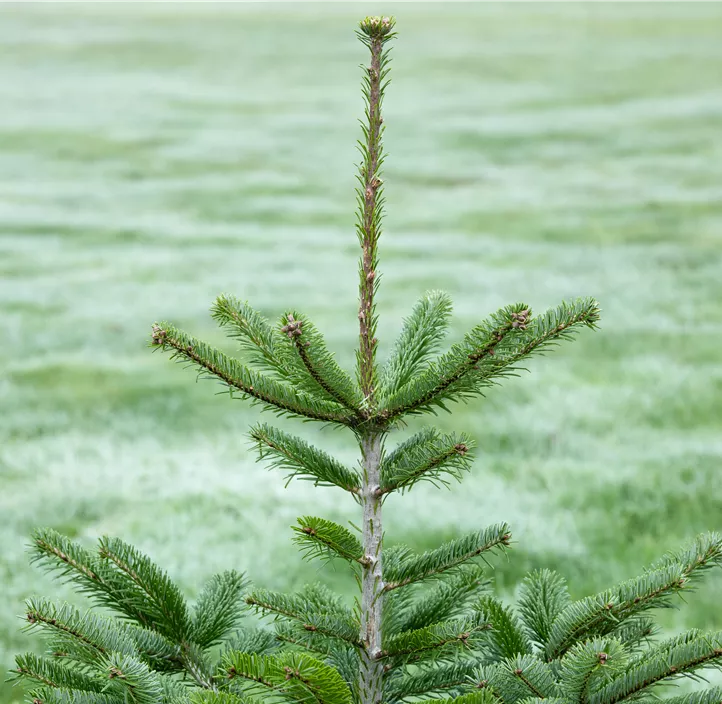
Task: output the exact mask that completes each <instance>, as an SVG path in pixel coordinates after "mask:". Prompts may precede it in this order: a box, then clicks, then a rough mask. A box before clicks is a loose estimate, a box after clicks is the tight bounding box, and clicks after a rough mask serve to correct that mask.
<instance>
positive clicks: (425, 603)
mask: <svg viewBox="0 0 722 704" xmlns="http://www.w3.org/2000/svg"><path fill="white" fill-rule="evenodd" d="M455 572H456V573H455V574H453V575H450V576H448V577H447V579H445V580H443V581H442V580H437V581H436V582H435V583H434V584H432V586H431V587H430V588H413V587H411V588H409V589H397V590H395V591H393V592H390V593H388V594H387V595H386V599H385V601H384V629H385V632H386V633H388V634H394V633H401V632H403V631H413V630H416V629H418V628H424V627H425V626H430V625H432V624H434V623H439V622H441V621H447V620H449V619H452V618H455V617H457V616H462V615H464V614H467V613H468V611H469V603H470V601H471V600H472V598H474V597H479V596H481V594H482V593H483V592H485V591H487V590H488V589H489V585H490V582H489V581H488V580H485V579H484V576H483V568H482V567H481V565H477V564H474V563H467V564H466V565H463V566H462V567H458V568H457V569H456V570H455ZM421 586H422V585H418V587H421Z"/></svg>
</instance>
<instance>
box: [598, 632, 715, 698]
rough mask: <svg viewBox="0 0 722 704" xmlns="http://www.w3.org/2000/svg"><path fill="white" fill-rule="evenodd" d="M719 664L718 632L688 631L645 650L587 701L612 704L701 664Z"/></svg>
mask: <svg viewBox="0 0 722 704" xmlns="http://www.w3.org/2000/svg"><path fill="white" fill-rule="evenodd" d="M708 666H716V667H722V632H719V633H710V634H701V633H698V632H695V631H693V632H691V633H689V634H682V635H681V636H677V637H675V638H671V639H670V640H669V641H667V642H665V643H661V644H660V645H658V646H657V647H655V648H652V649H651V650H649V651H647V652H645V653H644V654H643V655H642V656H640V657H639V658H638V659H637V660H635V661H634V662H632V663H631V664H630V665H629V666H628V667H627V669H626V671H625V672H624V673H623V674H622V675H621V676H619V677H616V678H615V679H613V680H612V681H611V682H610V683H609V684H607V685H605V686H604V687H602V688H601V689H598V690H596V691H595V692H593V693H592V694H591V696H590V697H589V700H588V701H589V704H616V703H617V702H620V701H622V700H624V699H627V698H628V697H632V696H638V695H639V694H640V693H641V692H646V691H647V690H649V688H650V687H653V686H654V685H656V684H657V683H659V682H662V681H663V680H668V679H671V678H674V677H679V676H681V675H690V674H691V673H693V672H695V671H696V670H698V669H700V668H702V667H708Z"/></svg>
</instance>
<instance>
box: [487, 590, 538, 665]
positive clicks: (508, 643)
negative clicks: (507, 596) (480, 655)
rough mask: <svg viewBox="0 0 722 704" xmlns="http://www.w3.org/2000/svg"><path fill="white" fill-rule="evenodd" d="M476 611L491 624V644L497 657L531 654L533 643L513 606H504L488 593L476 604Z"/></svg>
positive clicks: (491, 648)
mask: <svg viewBox="0 0 722 704" xmlns="http://www.w3.org/2000/svg"><path fill="white" fill-rule="evenodd" d="M474 611H475V612H476V613H477V614H478V615H479V618H480V619H481V620H483V621H486V622H487V623H489V624H490V626H491V632H490V633H489V646H490V650H491V651H492V653H493V655H494V657H495V658H497V659H503V658H513V657H516V656H517V655H529V654H531V652H532V647H531V643H530V642H529V639H528V638H527V636H526V633H524V629H523V628H522V626H521V623H520V622H519V619H518V618H517V616H516V614H515V613H514V612H513V611H512V609H511V608H509V607H508V606H504V604H502V603H501V601H499V600H498V599H496V598H495V597H493V596H490V595H486V596H483V597H481V598H480V599H479V600H478V601H477V602H476V603H475V604H474Z"/></svg>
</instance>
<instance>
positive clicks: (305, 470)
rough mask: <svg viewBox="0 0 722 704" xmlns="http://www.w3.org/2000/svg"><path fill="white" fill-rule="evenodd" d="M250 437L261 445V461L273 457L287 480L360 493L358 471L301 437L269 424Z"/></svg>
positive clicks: (273, 461) (258, 427) (256, 429)
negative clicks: (294, 479)
mask: <svg viewBox="0 0 722 704" xmlns="http://www.w3.org/2000/svg"><path fill="white" fill-rule="evenodd" d="M250 435H251V437H252V438H253V440H255V441H256V442H257V443H258V451H259V456H260V457H259V459H265V458H266V457H270V458H271V462H272V465H273V466H274V467H277V468H279V469H281V470H283V471H286V472H288V475H287V476H286V479H287V481H289V482H290V480H291V479H293V478H294V477H299V478H300V479H307V480H310V481H312V482H314V483H315V484H316V485H317V486H338V487H340V488H341V489H345V490H346V491H349V492H351V493H352V494H356V493H358V491H359V488H360V485H361V478H360V477H359V475H358V474H357V473H356V472H354V471H353V470H351V469H348V468H347V467H344V466H343V465H342V464H341V463H340V462H338V461H337V460H335V459H334V458H333V457H331V456H330V455H327V454H326V453H325V452H322V451H321V450H318V449H317V448H315V447H313V446H312V445H309V444H308V443H307V442H305V441H304V440H301V438H299V437H296V436H295V435H289V434H288V433H284V432H283V431H282V430H278V429H277V428H273V427H272V426H270V425H266V424H265V423H261V424H259V425H256V426H255V427H254V428H252V429H251V433H250Z"/></svg>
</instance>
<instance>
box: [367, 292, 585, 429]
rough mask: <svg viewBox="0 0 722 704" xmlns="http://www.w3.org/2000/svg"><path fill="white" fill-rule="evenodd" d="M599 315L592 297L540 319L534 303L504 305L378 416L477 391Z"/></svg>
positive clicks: (420, 408)
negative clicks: (533, 316) (530, 304)
mask: <svg viewBox="0 0 722 704" xmlns="http://www.w3.org/2000/svg"><path fill="white" fill-rule="evenodd" d="M598 320H599V306H598V304H597V302H596V301H595V300H594V299H591V298H584V299H578V300H576V301H572V302H571V303H563V304H562V305H560V306H559V307H558V308H555V309H552V310H549V311H547V312H546V313H544V314H543V315H541V316H539V317H537V318H531V310H530V308H529V307H528V306H526V305H525V304H523V303H518V304H516V305H512V306H507V307H506V308H502V309H501V310H499V311H498V312H496V313H495V314H493V315H492V316H491V317H490V319H489V320H487V321H485V322H484V323H481V324H480V325H478V326H476V327H475V328H474V329H473V330H471V331H470V332H469V333H468V334H467V335H466V337H465V338H464V339H463V341H462V342H460V343H458V344H456V345H454V346H453V347H452V348H451V349H450V350H449V351H448V352H447V353H446V354H444V355H442V356H441V357H439V359H437V360H436V361H435V362H433V363H431V364H430V365H429V367H428V369H427V370H426V371H425V372H424V373H423V374H422V375H420V376H419V377H418V378H416V379H414V380H412V381H410V382H409V383H407V384H406V385H405V386H404V387H402V388H401V389H399V391H398V392H396V393H395V394H393V395H392V396H390V397H389V398H388V400H387V401H386V402H385V403H384V406H383V408H381V409H380V410H379V417H380V418H381V419H383V420H385V421H392V420H394V419H396V418H399V417H401V416H403V415H407V414H410V413H411V414H415V413H420V412H422V411H432V410H433V409H434V407H436V406H438V407H441V408H445V405H444V404H445V403H446V402H449V401H459V400H463V399H466V398H470V397H472V396H478V395H480V394H482V393H483V391H484V390H485V389H486V388H487V387H488V386H490V385H491V384H493V383H494V382H495V380H496V379H499V378H501V377H503V376H506V375H508V374H509V373H511V372H512V371H513V370H514V365H516V364H517V363H518V362H519V361H521V360H522V359H524V358H526V357H528V356H529V355H531V354H532V353H534V352H541V351H542V350H544V349H545V348H546V347H548V346H549V345H550V344H552V343H554V342H556V341H558V340H563V339H570V338H571V336H572V335H573V334H574V333H575V332H576V331H577V330H578V329H580V328H582V327H591V328H593V327H595V326H596V323H597V321H598Z"/></svg>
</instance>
